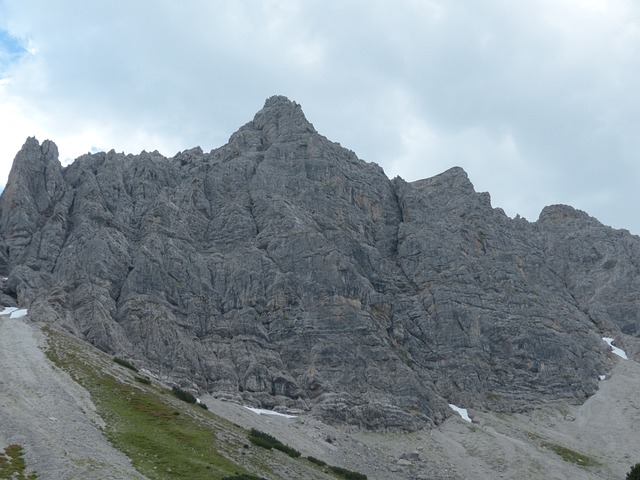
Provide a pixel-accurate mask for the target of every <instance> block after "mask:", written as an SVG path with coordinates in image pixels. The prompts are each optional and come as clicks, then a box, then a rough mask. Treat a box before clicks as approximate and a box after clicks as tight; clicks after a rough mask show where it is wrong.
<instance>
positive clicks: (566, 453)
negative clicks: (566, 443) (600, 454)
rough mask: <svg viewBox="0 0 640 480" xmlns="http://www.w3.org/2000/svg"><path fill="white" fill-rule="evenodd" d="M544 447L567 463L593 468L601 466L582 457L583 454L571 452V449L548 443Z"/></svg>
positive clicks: (588, 458)
mask: <svg viewBox="0 0 640 480" xmlns="http://www.w3.org/2000/svg"><path fill="white" fill-rule="evenodd" d="M543 446H545V447H547V448H548V449H550V450H553V451H554V452H555V453H556V454H557V455H559V456H560V457H562V459H563V460H564V461H566V462H570V463H575V464H576V465H580V466H582V467H592V466H596V465H599V464H598V462H596V461H595V460H594V459H593V458H591V457H587V456H586V455H582V454H581V453H578V452H576V451H574V450H571V449H570V448H567V447H563V446H562V445H557V444H554V443H546V444H544V445H543Z"/></svg>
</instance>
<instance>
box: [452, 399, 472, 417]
mask: <svg viewBox="0 0 640 480" xmlns="http://www.w3.org/2000/svg"><path fill="white" fill-rule="evenodd" d="M449 407H451V410H455V411H456V412H458V414H460V416H461V417H462V419H463V420H465V421H467V422H471V419H470V418H469V413H468V412H467V409H466V408H460V407H456V406H455V405H454V404H453V403H450V404H449Z"/></svg>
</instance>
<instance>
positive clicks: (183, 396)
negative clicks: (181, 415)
mask: <svg viewBox="0 0 640 480" xmlns="http://www.w3.org/2000/svg"><path fill="white" fill-rule="evenodd" d="M171 393H173V394H174V395H175V396H176V397H177V398H179V399H180V400H182V401H183V402H187V403H196V402H197V400H196V397H194V396H193V395H192V394H190V393H189V392H187V391H185V390H183V389H181V388H180V387H173V388H172V389H171Z"/></svg>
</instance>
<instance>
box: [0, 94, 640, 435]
mask: <svg viewBox="0 0 640 480" xmlns="http://www.w3.org/2000/svg"><path fill="white" fill-rule="evenodd" d="M639 264H640V239H639V238H638V237H636V236H632V235H630V234H629V233H628V232H626V231H620V230H613V229H611V228H609V227H606V226H603V225H601V224H600V223H599V222H598V221H597V220H595V219H593V218H591V217H589V216H588V215H587V214H585V213H584V212H580V211H577V210H574V209H572V208H571V207H567V206H552V207H548V208H546V209H545V210H544V211H543V212H542V213H541V215H540V219H539V220H538V221H537V222H534V223H530V222H528V221H526V220H524V219H521V218H516V219H510V218H508V217H507V216H506V215H505V214H504V212H503V211H502V210H500V209H493V208H492V207H491V202H490V198H489V195H488V194H486V193H476V192H475V190H474V188H473V185H472V184H471V182H470V181H469V179H468V178H467V175H466V173H465V172H464V171H463V170H462V169H460V168H452V169H450V170H448V171H447V172H444V173H442V174H441V175H438V176H436V177H433V178H430V179H426V180H421V181H418V182H412V183H407V182H405V181H403V180H402V179H400V178H396V179H393V180H389V179H388V178H387V177H386V176H385V174H384V171H383V170H382V169H381V168H380V167H379V166H377V165H375V164H369V163H366V162H363V161H361V160H359V159H358V158H357V157H356V155H355V154H354V153H353V152H351V151H348V150H346V149H344V148H342V147H341V146H340V145H338V144H335V143H332V142H330V141H329V140H327V139H326V138H324V137H323V136H321V135H319V134H318V133H317V132H316V131H315V129H314V127H313V125H311V123H309V122H308V121H307V120H306V118H305V117H304V114H303V113H302V110H301V108H300V106H299V105H297V104H295V102H290V101H289V100H288V99H286V98H284V97H272V98H270V99H268V100H267V102H266V104H265V106H264V108H263V109H262V110H260V111H259V112H258V113H257V114H256V116H255V118H254V120H253V121H251V122H249V123H247V124H246V125H245V126H243V127H242V128H240V130H239V131H238V132H236V133H235V134H233V135H232V136H231V138H230V140H229V143H228V144H226V145H224V146H222V147H220V148H219V149H216V150H213V151H211V152H209V153H204V152H202V150H201V149H199V148H194V149H192V150H188V151H184V152H182V153H179V154H178V155H176V156H175V157H173V158H165V157H163V156H161V155H160V154H159V153H158V152H152V153H149V152H142V153H141V154H139V155H126V156H125V155H124V154H119V153H116V152H114V151H111V152H108V153H104V152H100V153H96V154H92V155H84V156H82V157H80V158H78V159H77V160H76V161H75V162H74V163H73V164H71V165H70V166H68V167H65V168H62V167H61V165H60V163H59V161H58V159H57V149H56V147H55V145H54V144H53V143H52V142H49V141H45V142H43V143H42V145H40V144H39V143H38V141H37V140H35V139H33V138H30V139H28V140H27V142H26V143H25V145H24V147H23V148H22V150H21V151H20V152H19V153H18V155H17V156H16V159H15V161H14V166H13V169H12V172H11V176H10V178H9V183H8V184H7V187H6V189H5V191H4V193H3V195H2V197H1V199H0V274H2V275H4V276H6V277H8V278H7V280H6V281H4V283H3V284H2V295H3V297H2V298H5V300H6V301H7V303H5V304H6V305H9V304H10V303H9V302H14V303H15V304H19V305H21V306H28V307H29V308H30V309H31V310H30V311H34V312H36V313H39V314H46V315H48V316H49V318H55V321H56V322H58V323H59V324H62V325H64V326H65V327H66V328H68V329H69V330H71V331H73V332H74V333H75V334H76V335H78V336H80V337H82V338H84V339H86V340H88V341H90V342H91V343H93V344H94V345H96V346H98V347H99V348H101V349H103V350H105V351H107V352H111V353H114V354H117V355H119V356H124V357H128V358H130V359H131V360H133V361H135V362H136V363H137V364H139V365H140V366H146V367H148V368H149V369H151V370H153V371H155V372H157V373H158V374H160V375H165V376H168V377H171V378H173V379H175V380H177V381H180V382H186V383H185V384H187V383H194V384H196V385H197V386H198V388H200V389H202V390H206V391H208V392H212V393H214V394H218V395H219V396H224V397H225V398H235V399H238V400H240V399H242V400H243V401H244V402H248V403H251V404H254V405H257V406H262V407H265V408H271V407H274V406H280V407H288V408H294V409H302V410H311V411H312V412H313V413H315V414H316V415H318V416H320V417H321V418H323V419H324V420H327V421H330V422H340V423H350V424H355V425H359V426H366V427H368V428H403V429H415V428H419V427H421V426H424V425H428V424H432V423H438V422H440V421H441V420H443V419H444V418H445V417H447V416H449V415H450V414H451V411H450V409H449V407H448V403H454V404H456V405H460V406H462V407H472V408H477V409H486V408H491V409H497V410H504V411H518V410H522V409H525V408H527V407H528V406H530V405H531V404H532V403H537V402H541V401H545V400H549V399H554V398H565V399H566V398H569V399H576V400H578V401H581V400H583V399H585V398H586V397H587V396H589V395H591V394H592V393H593V392H594V391H595V390H596V388H597V382H598V375H599V374H602V373H604V372H606V371H607V370H608V369H609V368H610V362H611V361H612V360H610V354H609V353H608V348H607V346H606V344H604V342H602V340H601V337H602V334H605V333H606V334H607V335H608V336H611V337H615V338H616V339H617V341H618V343H620V344H621V345H623V346H624V348H625V350H626V351H627V353H629V354H630V355H631V357H633V356H637V354H638V352H639V351H640V349H639V347H638V343H637V337H638V334H639V333H640V288H639V287H640V275H639Z"/></svg>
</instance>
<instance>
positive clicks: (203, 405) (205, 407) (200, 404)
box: [197, 402, 209, 410]
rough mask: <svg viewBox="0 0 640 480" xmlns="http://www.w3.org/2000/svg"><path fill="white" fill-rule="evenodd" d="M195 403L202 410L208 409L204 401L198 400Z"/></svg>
mask: <svg viewBox="0 0 640 480" xmlns="http://www.w3.org/2000/svg"><path fill="white" fill-rule="evenodd" d="M197 405H198V406H199V407H200V408H202V409H204V410H209V407H207V404H206V403H202V402H198V403H197Z"/></svg>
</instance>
